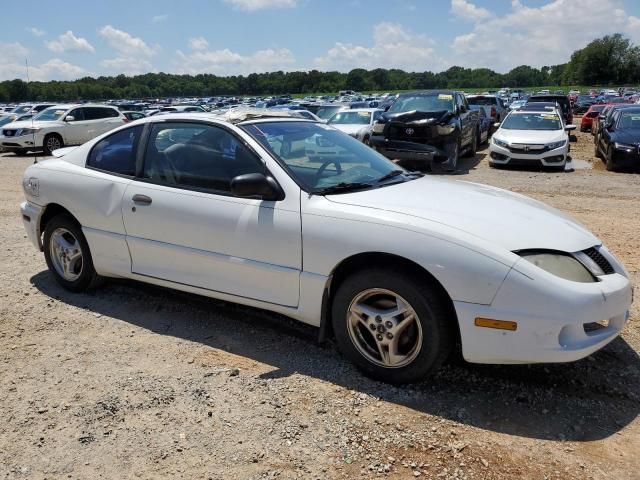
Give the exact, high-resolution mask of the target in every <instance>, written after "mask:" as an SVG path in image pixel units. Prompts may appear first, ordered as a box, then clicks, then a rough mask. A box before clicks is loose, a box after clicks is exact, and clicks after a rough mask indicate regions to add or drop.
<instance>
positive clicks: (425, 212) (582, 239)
mask: <svg viewBox="0 0 640 480" xmlns="http://www.w3.org/2000/svg"><path fill="white" fill-rule="evenodd" d="M326 198H327V199H328V200H329V201H331V202H335V203H339V204H344V205H353V206H359V207H364V208H367V209H376V210H380V211H384V212H387V213H389V212H391V213H395V214H401V215H408V216H411V217H414V218H417V219H420V220H422V221H426V222H429V223H425V224H424V225H423V228H427V229H437V228H438V226H437V224H440V225H445V226H447V227H451V228H453V229H456V230H460V231H463V232H466V233H467V234H470V235H472V236H474V237H478V238H481V239H483V240H485V241H486V242H489V243H490V244H491V245H494V246H502V247H503V248H505V249H506V250H509V251H514V250H524V249H549V250H560V251H564V252H577V251H580V250H584V249H587V248H590V247H592V246H594V245H600V244H601V242H600V241H599V240H598V238H597V237H595V236H594V235H593V234H592V233H591V232H589V231H588V230H587V229H586V228H585V227H584V226H582V225H581V224H579V223H578V222H576V221H575V220H573V219H572V218H571V217H569V216H567V215H565V214H563V213H562V212H560V211H558V210H556V209H554V208H552V207H549V206H547V205H545V204H543V203H541V202H538V201H536V200H533V199H531V198H529V197H525V196H524V195H520V194H516V193H512V192H509V191H506V190H502V189H500V188H495V187H491V186H488V185H482V184H477V183H471V182H466V181H460V180H446V179H438V178H433V177H423V178H420V179H417V180H412V181H408V182H404V183H401V184H397V185H393V186H387V187H383V188H377V189H373V190H365V191H360V192H353V193H348V194H339V195H329V196H327V197H326ZM368 215H369V216H370V215H371V212H368ZM374 215H375V214H374ZM381 216H385V217H387V216H388V215H386V214H385V215H381ZM400 221H402V219H400ZM419 223H421V222H419Z"/></svg>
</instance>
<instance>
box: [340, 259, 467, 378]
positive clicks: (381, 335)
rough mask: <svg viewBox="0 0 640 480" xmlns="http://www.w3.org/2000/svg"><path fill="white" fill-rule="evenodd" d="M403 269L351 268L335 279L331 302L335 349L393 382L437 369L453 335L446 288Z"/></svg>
mask: <svg viewBox="0 0 640 480" xmlns="http://www.w3.org/2000/svg"><path fill="white" fill-rule="evenodd" d="M407 273H408V272H406V271H402V270H396V269H394V268H393V267H389V266H386V267H384V268H383V267H380V268H370V269H366V270H361V271H358V272H355V273H353V274H351V275H349V276H348V277H347V278H345V279H344V280H342V281H341V282H340V285H339V286H338V287H337V289H336V291H335V292H334V294H333V298H332V306H331V321H332V325H333V333H334V335H335V339H336V343H337V344H338V348H339V350H340V352H341V353H342V354H343V355H344V356H345V357H346V358H348V359H349V360H350V361H351V362H353V363H354V364H355V366H356V367H358V369H360V370H361V371H362V372H364V373H365V374H366V375H368V376H370V377H372V378H374V379H376V380H381V381H384V382H389V383H395V384H402V383H410V382H416V381H419V380H422V379H424V378H425V377H426V376H427V375H429V374H430V373H432V372H434V371H435V370H437V369H438V368H439V367H440V365H442V363H443V362H444V361H445V360H446V358H447V357H448V355H449V353H450V352H451V349H452V346H453V343H454V338H455V335H454V332H455V322H456V318H455V314H452V310H451V309H450V308H449V307H447V300H446V294H444V293H443V292H442V291H441V290H440V289H437V288H435V286H434V285H432V284H431V281H430V280H429V279H428V278H426V277H423V276H422V275H420V274H417V273H416V272H413V271H411V272H410V273H411V274H410V275H408V274H407ZM416 280H417V281H416ZM443 297H444V298H443Z"/></svg>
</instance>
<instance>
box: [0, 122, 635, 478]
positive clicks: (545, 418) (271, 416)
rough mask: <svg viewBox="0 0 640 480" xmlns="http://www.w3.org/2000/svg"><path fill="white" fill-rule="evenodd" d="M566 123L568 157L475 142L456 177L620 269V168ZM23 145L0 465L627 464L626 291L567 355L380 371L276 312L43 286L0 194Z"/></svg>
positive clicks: (282, 469)
mask: <svg viewBox="0 0 640 480" xmlns="http://www.w3.org/2000/svg"><path fill="white" fill-rule="evenodd" d="M577 136H578V142H577V143H574V144H572V153H573V157H574V159H575V161H574V164H575V166H576V169H575V171H573V172H565V173H546V172H536V171H522V170H518V171H513V170H491V169H489V168H488V166H487V162H486V151H484V152H482V153H480V154H479V155H477V156H476V157H475V159H472V160H468V161H466V162H465V171H464V172H462V173H463V174H462V175H460V176H459V177H457V178H458V179H460V180H470V181H476V182H483V183H488V184H492V185H496V186H499V187H504V188H508V189H510V190H514V191H518V192H522V193H524V194H527V195H531V196H533V197H535V198H537V199H540V200H543V201H545V202H548V203H550V204H551V205H553V206H555V207H558V208H560V209H562V210H564V211H566V212H568V213H569V214H571V215H573V216H575V217H576V218H578V219H579V220H581V221H582V222H583V223H585V224H586V225H587V226H588V227H589V228H590V229H592V230H593V231H594V232H595V233H596V234H597V235H599V236H600V237H601V238H602V239H603V240H604V242H605V243H606V244H607V245H608V246H609V247H610V248H611V249H612V250H613V251H614V252H615V253H616V254H617V255H618V256H619V257H620V258H621V259H622V260H623V262H624V263H625V264H626V266H627V268H628V269H629V271H630V272H631V275H632V276H633V280H634V283H638V281H639V280H640V249H639V247H640V214H639V212H640V175H637V174H636V175H634V174H619V173H618V174H613V173H609V172H606V171H604V169H602V168H601V165H600V163H599V161H598V160H593V158H592V155H593V146H592V143H591V136H590V135H589V134H582V133H578V134H577ZM592 160H593V161H592ZM32 161H33V158H32V157H30V158H16V157H15V156H13V155H10V154H7V155H4V156H1V157H0V175H1V177H0V245H1V247H0V248H2V250H3V252H4V257H3V259H4V260H3V262H2V268H0V299H1V301H0V378H1V379H2V383H1V386H2V389H1V390H0V418H1V419H2V421H1V422H0V473H1V475H0V478H7V479H14V478H15V479H21V478H30V479H31V478H33V479H42V478H50V479H57V478H79V479H96V478H108V479H114V478H118V479H120V478H133V477H137V478H161V477H163V478H188V479H192V478H205V479H206V478H215V479H218V478H240V479H245V478H256V479H258V478H265V479H266V478H268V479H271V478H304V479H311V478H322V479H324V478H372V477H374V478H375V477H388V478H416V477H418V478H443V479H445V478H457V479H464V478H468V479H508V478H518V479H585V478H594V479H605V478H620V479H623V478H624V479H630V478H640V473H638V472H639V471H640V460H639V459H638V451H640V422H638V420H637V415H638V411H639V410H640V360H639V358H638V351H640V335H639V327H638V325H639V323H640V309H639V308H638V302H636V304H635V305H634V307H633V311H632V318H631V321H630V323H629V325H628V326H627V328H626V329H625V331H624V333H623V335H622V337H621V338H619V339H617V340H616V341H614V342H613V343H612V344H611V345H610V346H608V347H607V348H605V349H604V350H602V351H601V352H598V353H597V354H595V355H593V356H592V357H590V358H587V359H585V360H582V361H580V362H577V363H573V364H567V365H537V366H509V367H507V366H482V365H469V364H464V363H463V362H461V361H458V362H454V363H452V364H451V365H448V366H447V367H445V368H444V369H443V370H442V371H441V372H440V373H439V375H438V376H437V377H435V378H433V379H431V380H430V381H429V382H427V383H424V384H421V385H416V386H412V387H405V388H395V387H390V386H388V385H384V384H381V383H376V382H373V381H370V380H368V379H366V378H363V377H362V376H361V375H360V374H358V373H357V372H356V371H355V370H354V369H353V368H352V367H351V366H350V365H349V364H347V363H346V362H345V361H343V360H342V359H341V358H340V356H339V354H338V353H337V352H336V350H335V348H334V347H333V345H332V344H328V345H324V346H319V345H317V344H316V343H315V338H316V331H315V330H314V329H312V328H308V327H306V326H303V325H298V324H295V323H294V322H292V321H289V320H287V319H284V318H281V317H279V316H276V315H272V314H268V313H264V312H260V311H256V310H252V309H248V308H243V307H238V306H234V305H230V304H226V303H223V302H218V301H214V300H209V299H205V298H200V297H196V296H192V295H186V294H181V293H175V292H170V291H167V290H163V289H159V288H155V287H149V286H145V285H142V284H137V283H132V282H109V283H108V284H107V285H106V286H104V287H103V288H102V289H100V290H97V291H95V292H93V293H91V294H83V295H72V294H69V293H67V292H65V291H63V290H62V289H61V288H60V287H58V286H57V285H56V284H55V283H54V281H53V279H52V278H51V276H50V275H49V274H48V273H47V271H46V267H45V262H44V259H43V257H42V254H40V253H38V252H36V251H35V250H34V249H33V247H32V246H31V245H30V244H29V243H28V241H27V239H26V236H25V234H24V231H23V227H22V224H21V220H20V215H19V212H18V204H19V202H20V201H21V198H22V193H21V187H20V181H21V176H22V172H23V171H24V169H25V168H26V167H27V166H28V165H29V164H30V163H31V162H32ZM469 208H473V206H472V205H470V206H469Z"/></svg>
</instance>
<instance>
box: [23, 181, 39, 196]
mask: <svg viewBox="0 0 640 480" xmlns="http://www.w3.org/2000/svg"><path fill="white" fill-rule="evenodd" d="M22 189H23V190H24V193H26V194H27V195H31V196H33V197H37V196H39V195H40V182H39V181H38V179H37V178H35V177H29V178H25V179H23V180H22Z"/></svg>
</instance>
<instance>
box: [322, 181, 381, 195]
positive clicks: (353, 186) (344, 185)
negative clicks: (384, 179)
mask: <svg viewBox="0 0 640 480" xmlns="http://www.w3.org/2000/svg"><path fill="white" fill-rule="evenodd" d="M362 188H371V184H370V183H364V182H341V183H337V184H335V185H331V186H330V187H325V188H319V189H317V190H314V191H313V193H314V194H316V195H329V194H331V193H340V192H348V191H351V190H359V189H362Z"/></svg>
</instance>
